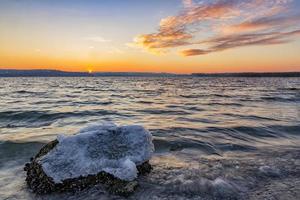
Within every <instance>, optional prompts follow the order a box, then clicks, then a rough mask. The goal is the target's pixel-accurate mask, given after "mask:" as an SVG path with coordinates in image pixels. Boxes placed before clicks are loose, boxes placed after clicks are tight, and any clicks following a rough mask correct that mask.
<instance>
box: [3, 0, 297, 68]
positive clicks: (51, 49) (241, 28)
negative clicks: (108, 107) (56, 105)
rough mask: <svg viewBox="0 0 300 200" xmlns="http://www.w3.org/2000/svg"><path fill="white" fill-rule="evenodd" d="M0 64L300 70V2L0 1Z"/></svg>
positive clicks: (14, 65) (214, 0) (224, 0)
mask: <svg viewBox="0 0 300 200" xmlns="http://www.w3.org/2000/svg"><path fill="white" fill-rule="evenodd" d="M0 68H3V69H8V68H11V69H12V68H14V69H37V68H38V69H59V70H67V71H88V70H93V71H138V72H174V73H191V72H242V71H247V72H248V71H256V72H261V71H300V1H298V0H294V1H293V0H244V1H241V0H227V1H226V0H147V1H144V0H81V1H79V0H0Z"/></svg>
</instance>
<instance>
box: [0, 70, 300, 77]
mask: <svg viewBox="0 0 300 200" xmlns="http://www.w3.org/2000/svg"><path fill="white" fill-rule="evenodd" d="M104 76H116V77H122V76H127V77H300V72H276V73H273V72H272V73H270V72H266V73H251V72H249V73H248V72H247V73H212V74H206V73H193V74H172V73H147V72H95V73H87V72H67V71H60V70H42V69H38V70H15V69H0V77H104Z"/></svg>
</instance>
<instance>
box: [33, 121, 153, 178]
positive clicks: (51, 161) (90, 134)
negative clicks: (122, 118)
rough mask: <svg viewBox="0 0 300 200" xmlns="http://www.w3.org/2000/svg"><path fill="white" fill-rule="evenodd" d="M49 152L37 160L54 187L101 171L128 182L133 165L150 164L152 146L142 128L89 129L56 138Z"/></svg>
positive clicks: (109, 126)
mask: <svg viewBox="0 0 300 200" xmlns="http://www.w3.org/2000/svg"><path fill="white" fill-rule="evenodd" d="M58 141H59V143H58V144H57V145H56V146H55V148H54V149H53V150H51V151H50V152H49V153H47V154H46V155H44V156H43V157H41V158H39V159H38V163H39V164H41V166H42V168H43V170H44V172H45V173H46V175H47V176H49V177H51V178H53V181H54V182H55V183H60V182H62V181H63V180H65V179H69V178H77V177H79V176H87V175H95V174H97V173H99V172H101V171H104V172H107V173H109V174H112V175H113V176H115V177H117V178H119V179H122V180H125V181H132V180H133V179H135V178H136V177H137V168H136V165H140V164H142V163H144V162H146V161H148V160H150V158H151V156H152V154H153V151H154V145H153V143H152V136H151V134H150V133H149V132H148V131H147V130H145V129H144V128H143V127H142V126H137V125H133V126H120V127H118V126H116V125H115V124H111V123H106V124H100V125H92V126H89V127H87V128H84V129H82V130H80V131H79V133H78V134H76V135H73V136H59V137H58Z"/></svg>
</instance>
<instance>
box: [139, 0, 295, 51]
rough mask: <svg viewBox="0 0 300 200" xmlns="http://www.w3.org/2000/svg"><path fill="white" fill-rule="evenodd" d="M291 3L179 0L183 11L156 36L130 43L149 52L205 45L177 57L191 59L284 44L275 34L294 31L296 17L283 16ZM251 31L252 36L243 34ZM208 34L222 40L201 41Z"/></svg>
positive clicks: (285, 37) (289, 0) (280, 0)
mask: <svg viewBox="0 0 300 200" xmlns="http://www.w3.org/2000/svg"><path fill="white" fill-rule="evenodd" d="M291 3H292V0H269V1H265V0H244V1H242V0H215V1H201V2H200V3H196V2H194V1H192V0H183V5H184V6H183V10H182V11H181V12H180V13H179V14H178V15H175V16H169V17H167V18H164V19H162V20H161V21H160V25H159V29H158V31H157V33H150V34H142V35H139V36H137V37H136V38H135V41H134V43H135V45H137V46H139V47H142V48H144V49H146V50H148V51H151V52H153V51H155V52H161V51H165V50H166V49H171V48H174V47H179V48H180V47H184V46H189V45H206V48H203V49H201V48H200V49H195V48H191V49H188V50H183V51H181V52H180V53H181V55H184V56H192V55H204V54H208V53H211V52H215V51H220V50H225V49H229V48H235V47H239V46H247V45H254V44H256V45H258V44H260V45H266V44H275V43H276V44H278V43H284V42H288V41H289V39H290V34H285V33H280V32H279V33H278V34H277V32H278V31H277V29H278V30H290V29H291V28H294V29H295V30H296V29H297V28H298V27H297V25H298V24H299V22H300V17H299V16H300V15H290V14H288V13H286V11H287V10H288V7H289V5H290V4H291ZM282 14H285V15H284V16H283V15H282ZM293 26H294V27H293ZM254 31H255V34H245V32H254ZM212 35H215V38H216V40H222V39H224V38H225V39H224V41H214V40H210V39H207V38H205V37H211V36H212ZM199 37H200V39H199ZM280 37H282V38H280Z"/></svg>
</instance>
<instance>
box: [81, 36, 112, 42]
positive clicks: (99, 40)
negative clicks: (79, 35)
mask: <svg viewBox="0 0 300 200" xmlns="http://www.w3.org/2000/svg"><path fill="white" fill-rule="evenodd" d="M84 39H85V40H87V41H91V42H99V43H106V42H111V40H107V39H104V38H103V37H101V36H93V37H85V38H84Z"/></svg>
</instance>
